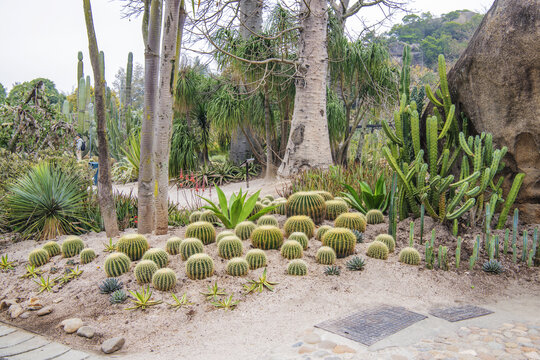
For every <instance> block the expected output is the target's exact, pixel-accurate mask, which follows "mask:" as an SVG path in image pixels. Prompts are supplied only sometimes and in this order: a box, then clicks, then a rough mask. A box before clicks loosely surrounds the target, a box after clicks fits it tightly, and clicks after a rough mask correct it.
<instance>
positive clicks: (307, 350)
mask: <svg viewBox="0 0 540 360" xmlns="http://www.w3.org/2000/svg"><path fill="white" fill-rule="evenodd" d="M314 351H315V348H314V347H312V346H306V345H304V346H302V347H300V348H299V349H298V353H299V354H307V353H312V352H314Z"/></svg>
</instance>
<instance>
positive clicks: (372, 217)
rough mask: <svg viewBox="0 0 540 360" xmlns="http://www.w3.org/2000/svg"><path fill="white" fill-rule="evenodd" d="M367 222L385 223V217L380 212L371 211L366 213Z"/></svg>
mask: <svg viewBox="0 0 540 360" xmlns="http://www.w3.org/2000/svg"><path fill="white" fill-rule="evenodd" d="M366 221H367V223H368V224H380V223H382V222H384V215H383V213H382V212H381V211H380V210H369V211H368V212H367V213H366Z"/></svg>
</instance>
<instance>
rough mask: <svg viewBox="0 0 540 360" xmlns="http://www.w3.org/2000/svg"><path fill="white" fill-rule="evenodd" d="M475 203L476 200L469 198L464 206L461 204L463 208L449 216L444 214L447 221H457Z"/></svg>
mask: <svg viewBox="0 0 540 360" xmlns="http://www.w3.org/2000/svg"><path fill="white" fill-rule="evenodd" d="M475 203H476V199H474V198H471V199H469V200H467V201H466V202H465V204H463V206H462V207H461V208H459V209H457V210H456V211H454V212H453V213H451V214H446V218H447V219H448V220H454V219H457V218H458V217H460V216H461V215H463V214H465V213H466V212H467V211H469V210H470V209H471V208H472V207H473V206H474V204H475Z"/></svg>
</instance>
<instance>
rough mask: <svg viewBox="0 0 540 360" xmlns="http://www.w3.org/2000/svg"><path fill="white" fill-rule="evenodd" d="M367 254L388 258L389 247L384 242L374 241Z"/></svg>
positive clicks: (376, 257) (383, 258)
mask: <svg viewBox="0 0 540 360" xmlns="http://www.w3.org/2000/svg"><path fill="white" fill-rule="evenodd" d="M366 254H367V256H369V257H372V258H374V259H381V260H386V259H388V247H387V246H386V244H385V243H383V242H380V241H373V242H372V243H371V244H369V246H368V248H367V252H366Z"/></svg>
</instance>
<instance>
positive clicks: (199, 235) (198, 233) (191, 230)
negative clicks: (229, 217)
mask: <svg viewBox="0 0 540 360" xmlns="http://www.w3.org/2000/svg"><path fill="white" fill-rule="evenodd" d="M186 237H188V238H196V239H199V240H201V241H202V243H203V244H204V245H208V244H211V243H213V242H214V241H216V229H214V225H212V224H211V223H210V222H207V221H197V222H194V223H193V224H189V225H188V227H187V229H186Z"/></svg>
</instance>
